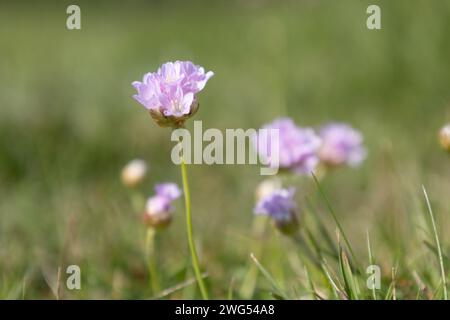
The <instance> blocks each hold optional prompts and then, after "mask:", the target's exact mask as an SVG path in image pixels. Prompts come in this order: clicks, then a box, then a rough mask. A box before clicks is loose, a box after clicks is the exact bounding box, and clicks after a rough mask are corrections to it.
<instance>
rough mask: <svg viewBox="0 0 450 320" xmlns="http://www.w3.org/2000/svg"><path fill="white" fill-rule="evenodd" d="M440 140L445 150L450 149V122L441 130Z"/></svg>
mask: <svg viewBox="0 0 450 320" xmlns="http://www.w3.org/2000/svg"><path fill="white" fill-rule="evenodd" d="M439 141H440V142H441V145H442V147H443V148H444V149H445V150H447V151H450V123H449V124H446V125H445V126H443V127H442V128H441V130H440V131H439Z"/></svg>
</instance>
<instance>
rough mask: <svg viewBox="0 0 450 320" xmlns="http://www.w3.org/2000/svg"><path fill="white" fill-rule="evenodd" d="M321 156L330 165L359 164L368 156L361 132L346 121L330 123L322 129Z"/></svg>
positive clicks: (321, 159)
mask: <svg viewBox="0 0 450 320" xmlns="http://www.w3.org/2000/svg"><path fill="white" fill-rule="evenodd" d="M320 137H321V139H322V144H321V146H320V149H319V158H320V161H321V162H322V163H324V164H325V165H327V166H329V167H338V166H342V165H349V166H351V167H355V166H358V165H359V164H360V163H361V162H362V161H363V160H364V159H365V158H366V156H367V151H366V148H365V147H364V146H363V137H362V135H361V133H360V132H359V131H357V130H355V129H353V128H352V127H351V126H349V125H347V124H345V123H329V124H327V125H325V126H324V127H322V128H321V129H320Z"/></svg>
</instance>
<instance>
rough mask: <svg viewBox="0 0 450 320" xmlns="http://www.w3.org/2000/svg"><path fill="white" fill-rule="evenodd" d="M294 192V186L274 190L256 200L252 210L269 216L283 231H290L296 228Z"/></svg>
mask: <svg viewBox="0 0 450 320" xmlns="http://www.w3.org/2000/svg"><path fill="white" fill-rule="evenodd" d="M294 194H295V189H294V188H289V189H277V190H274V191H273V192H271V193H270V194H268V195H266V196H265V197H264V198H262V199H261V200H259V201H258V203H257V204H256V207H255V209H254V212H255V214H261V215H268V216H270V217H271V218H272V221H273V222H274V224H275V226H276V227H277V228H278V229H280V230H281V231H282V232H283V233H292V232H293V231H295V230H296V229H297V218H296V215H295V210H296V203H295V201H294Z"/></svg>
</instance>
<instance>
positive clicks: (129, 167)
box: [121, 159, 147, 187]
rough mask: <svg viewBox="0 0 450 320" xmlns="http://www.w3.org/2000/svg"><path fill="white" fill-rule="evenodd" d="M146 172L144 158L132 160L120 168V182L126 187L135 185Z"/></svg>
mask: <svg viewBox="0 0 450 320" xmlns="http://www.w3.org/2000/svg"><path fill="white" fill-rule="evenodd" d="M146 173H147V163H146V162H145V161H144V160H140V159H135V160H132V161H130V162H128V163H127V164H126V166H125V167H124V168H123V169H122V174H121V178H122V183H123V184H124V185H126V186H127V187H135V186H137V185H138V184H139V183H141V182H142V180H143V179H144V177H145V175H146Z"/></svg>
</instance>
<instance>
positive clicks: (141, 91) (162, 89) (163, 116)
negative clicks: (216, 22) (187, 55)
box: [133, 61, 214, 127]
mask: <svg viewBox="0 0 450 320" xmlns="http://www.w3.org/2000/svg"><path fill="white" fill-rule="evenodd" d="M213 75H214V73H213V72H212V71H208V72H205V70H204V69H203V68H202V67H200V66H197V65H195V64H193V63H192V62H190V61H175V62H167V63H165V64H163V65H162V66H161V67H160V68H159V69H158V70H157V71H156V72H154V73H152V72H149V73H147V74H145V75H144V77H143V80H142V82H140V81H134V82H133V86H134V87H135V88H136V90H137V94H135V95H134V96H133V97H134V99H136V100H137V101H138V102H139V103H141V104H142V105H143V106H144V107H145V108H146V109H147V110H149V112H150V115H151V116H152V117H153V118H154V119H155V121H156V122H157V123H158V124H159V125H160V126H171V127H180V126H182V125H183V124H184V121H185V120H186V119H188V118H189V117H191V116H192V115H193V114H194V113H195V112H196V111H197V109H198V103H197V97H196V94H197V93H198V92H200V91H201V90H202V89H203V88H204V87H205V85H206V82H207V81H208V80H209V78H211V77H212V76H213Z"/></svg>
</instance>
